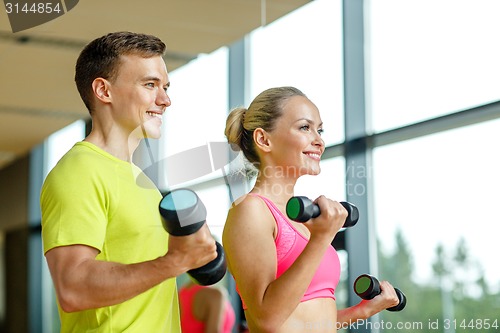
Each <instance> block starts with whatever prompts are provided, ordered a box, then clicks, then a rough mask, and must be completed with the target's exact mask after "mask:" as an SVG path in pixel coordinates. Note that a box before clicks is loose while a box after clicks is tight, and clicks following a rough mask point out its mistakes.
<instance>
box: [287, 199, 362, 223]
mask: <svg viewBox="0 0 500 333" xmlns="http://www.w3.org/2000/svg"><path fill="white" fill-rule="evenodd" d="M340 204H341V205H342V206H344V208H345V209H346V210H347V213H348V215H347V217H346V219H345V222H344V226H343V227H344V228H348V227H352V226H354V225H355V224H356V223H358V219H359V211H358V207H356V206H355V205H353V204H352V203H350V202H346V201H341V202H340ZM286 213H287V215H288V217H289V218H290V219H291V220H293V221H295V222H307V221H309V220H310V219H312V218H315V217H318V216H319V215H320V213H321V212H320V209H319V206H318V205H317V204H315V203H313V202H312V200H311V199H309V198H308V197H304V196H296V197H291V198H290V199H289V200H288V202H287V204H286Z"/></svg>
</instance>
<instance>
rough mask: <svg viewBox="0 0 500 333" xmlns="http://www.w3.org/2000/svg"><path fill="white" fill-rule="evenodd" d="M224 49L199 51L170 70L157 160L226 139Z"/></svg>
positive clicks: (225, 66) (226, 98)
mask: <svg viewBox="0 0 500 333" xmlns="http://www.w3.org/2000/svg"><path fill="white" fill-rule="evenodd" d="M227 53H228V52H227V48H225V47H224V48H221V49H219V50H217V51H215V52H213V53H211V54H209V55H200V56H199V57H198V58H197V59H196V60H194V61H192V62H190V63H189V64H187V65H185V66H183V67H181V68H179V69H177V70H175V71H173V72H172V73H170V81H171V87H170V88H169V96H170V98H171V100H172V105H171V106H170V107H169V108H168V109H167V112H166V114H165V116H164V121H163V128H162V131H163V132H162V133H163V135H162V139H161V140H160V145H159V146H160V147H159V150H160V151H159V156H158V157H156V158H157V160H158V161H162V160H163V159H164V158H165V157H168V156H171V155H174V154H177V153H181V152H186V151H188V150H191V149H194V148H197V147H201V146H206V145H207V143H210V142H221V141H222V142H227V140H226V138H225V136H224V128H225V125H226V117H227V111H228V104H227V103H228V97H227V91H228V87H227V76H228V75H227V57H228V55H227ZM167 68H168V64H167ZM217 176H220V173H219V174H217ZM160 178H161V179H162V177H160ZM209 178H210V175H209ZM212 178H213V177H212ZM200 180H201V179H200ZM160 186H161V187H164V186H163V184H161V185H160Z"/></svg>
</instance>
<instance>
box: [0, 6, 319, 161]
mask: <svg viewBox="0 0 500 333" xmlns="http://www.w3.org/2000/svg"><path fill="white" fill-rule="evenodd" d="M309 1H311V0H260V1H259V0H210V1H207V0H149V1H147V2H146V1H145V2H142V1H123V0H106V1H97V0H86V1H80V2H78V0H72V1H71V2H72V3H73V4H75V3H76V6H75V7H73V8H72V9H70V10H69V11H67V12H66V13H65V14H64V15H62V16H59V17H57V18H55V19H53V20H52V21H49V22H47V23H43V24H41V25H39V26H36V27H33V28H30V29H26V30H23V31H19V32H16V33H13V32H12V28H11V25H10V21H9V17H8V16H7V14H6V11H4V10H3V8H2V10H0V169H1V168H3V167H5V166H7V165H8V164H10V163H11V162H13V161H14V160H15V159H16V158H18V157H21V156H24V155H25V154H27V153H28V152H29V151H30V149H31V148H33V147H34V146H36V145H37V144H39V143H41V142H43V140H44V139H45V138H47V137H48V136H49V135H50V134H52V133H54V132H56V131H57V130H59V129H61V128H63V127H65V126H66V125H68V124H70V123H72V122H74V121H76V120H78V119H86V118H87V117H88V112H87V110H86V109H85V107H84V105H83V103H82V102H81V100H80V97H79V95H78V92H77V90H76V87H75V84H74V81H73V75H74V64H75V61H76V58H77V57H78V54H79V52H80V50H81V49H82V48H83V47H84V46H85V44H86V43H88V42H89V41H91V40H92V39H94V38H97V37H99V36H102V35H104V34H106V33H108V32H112V31H122V30H127V31H134V32H142V33H147V34H153V35H156V36H158V37H160V38H161V39H162V40H163V41H164V42H165V43H166V44H167V55H166V57H165V61H166V63H167V68H168V70H169V71H173V70H174V69H176V68H178V67H180V66H182V65H184V64H186V63H187V62H189V61H191V60H193V59H195V58H196V57H197V55H198V54H200V53H210V52H212V51H214V50H216V49H218V48H220V47H221V46H224V45H230V44H232V43H234V42H236V41H238V40H239V39H241V38H242V37H243V36H244V35H245V34H247V33H249V32H250V31H252V30H254V29H256V28H258V27H259V26H261V25H262V24H268V23H270V22H272V21H274V20H276V19H278V18H280V17H281V16H284V15H286V14H287V13H289V12H291V11H293V10H295V9H297V8H298V7H300V6H302V5H304V4H306V3H307V2H309ZM69 3H70V1H68V0H66V5H68V4H69ZM146 3H147V5H146ZM67 8H69V7H67Z"/></svg>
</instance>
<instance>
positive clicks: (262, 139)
mask: <svg viewBox="0 0 500 333" xmlns="http://www.w3.org/2000/svg"><path fill="white" fill-rule="evenodd" d="M253 141H254V142H255V146H256V147H257V149H260V150H262V151H263V152H266V153H267V152H269V151H270V150H271V141H270V140H269V133H267V132H266V131H265V130H264V129H262V128H260V127H259V128H256V129H255V131H253Z"/></svg>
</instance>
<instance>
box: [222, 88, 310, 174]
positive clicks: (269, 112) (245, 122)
mask: <svg viewBox="0 0 500 333" xmlns="http://www.w3.org/2000/svg"><path fill="white" fill-rule="evenodd" d="M294 96H303V97H306V96H305V94H304V93H303V92H302V91H300V90H299V89H297V88H294V87H276V88H269V89H267V90H264V91H263V92H261V93H260V94H259V95H257V97H255V98H254V100H253V101H252V103H250V106H249V107H248V109H246V108H244V107H236V108H234V109H232V110H231V112H230V113H229V115H228V117H227V120H226V129H225V131H224V134H225V135H226V137H227V141H228V142H229V143H230V144H235V145H237V146H238V147H239V148H240V149H241V151H242V152H243V154H244V155H245V157H246V159H247V160H248V161H249V162H251V163H252V164H253V165H254V166H257V164H259V163H260V160H259V156H258V154H257V151H256V150H255V144H254V141H253V132H254V131H255V130H256V129H257V128H262V129H263V130H265V131H267V132H271V131H272V130H274V128H275V126H276V121H277V120H278V119H279V118H280V117H281V116H282V114H283V106H284V104H285V103H286V102H287V101H288V99H290V98H291V97H294Z"/></svg>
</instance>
